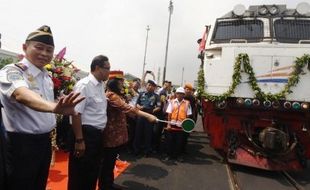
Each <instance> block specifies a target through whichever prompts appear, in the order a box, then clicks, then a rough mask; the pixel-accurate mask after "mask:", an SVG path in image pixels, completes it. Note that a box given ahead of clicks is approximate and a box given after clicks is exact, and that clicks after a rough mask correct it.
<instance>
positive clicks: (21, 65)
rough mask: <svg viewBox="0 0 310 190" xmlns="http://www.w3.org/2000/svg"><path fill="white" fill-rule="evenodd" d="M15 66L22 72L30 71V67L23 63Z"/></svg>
mask: <svg viewBox="0 0 310 190" xmlns="http://www.w3.org/2000/svg"><path fill="white" fill-rule="evenodd" d="M15 66H16V67H18V68H20V69H21V70H22V71H26V70H27V69H28V67H27V66H26V65H24V64H23V63H15Z"/></svg>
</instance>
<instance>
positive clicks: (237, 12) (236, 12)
mask: <svg viewBox="0 0 310 190" xmlns="http://www.w3.org/2000/svg"><path fill="white" fill-rule="evenodd" d="M233 13H234V15H237V16H242V15H244V13H245V6H244V5H241V4H238V5H236V6H235V7H234V9H233Z"/></svg>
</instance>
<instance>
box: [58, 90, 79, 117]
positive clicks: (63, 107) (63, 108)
mask: <svg viewBox="0 0 310 190" xmlns="http://www.w3.org/2000/svg"><path fill="white" fill-rule="evenodd" d="M79 95H80V93H75V92H71V93H70V94H69V95H66V96H62V97H61V98H60V99H59V101H58V103H57V104H56V106H55V108H54V109H53V113H58V114H63V115H75V114H76V113H75V110H74V107H75V106H76V105H77V104H78V103H80V102H81V101H83V100H84V99H85V97H79Z"/></svg>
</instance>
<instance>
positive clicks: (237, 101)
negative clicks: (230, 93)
mask: <svg viewBox="0 0 310 190" xmlns="http://www.w3.org/2000/svg"><path fill="white" fill-rule="evenodd" d="M236 103H237V104H238V105H239V106H240V105H242V104H243V103H244V99H243V98H237V100H236Z"/></svg>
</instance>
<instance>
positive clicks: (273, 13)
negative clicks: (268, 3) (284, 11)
mask: <svg viewBox="0 0 310 190" xmlns="http://www.w3.org/2000/svg"><path fill="white" fill-rule="evenodd" d="M269 12H270V14H272V15H275V14H278V13H279V8H278V7H277V6H275V5H273V6H272V7H270V9H269Z"/></svg>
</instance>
